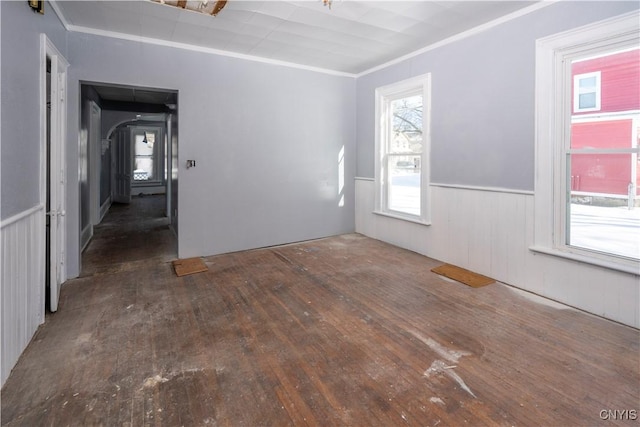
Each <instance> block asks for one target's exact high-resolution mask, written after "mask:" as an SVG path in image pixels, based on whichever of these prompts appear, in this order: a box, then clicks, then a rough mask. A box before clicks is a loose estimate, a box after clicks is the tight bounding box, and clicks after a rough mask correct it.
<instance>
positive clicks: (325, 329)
mask: <svg viewBox="0 0 640 427" xmlns="http://www.w3.org/2000/svg"><path fill="white" fill-rule="evenodd" d="M155 244H156V245H158V243H157V242H156V243H155ZM106 246H107V245H105V246H103V249H105V250H106ZM156 249H158V248H156ZM167 253H170V251H168V252H166V253H165V255H163V256H155V257H152V258H151V259H146V260H144V259H141V258H136V257H133V258H135V259H134V260H133V261H132V262H118V263H111V264H109V267H108V268H101V267H100V266H99V265H96V266H94V268H93V270H92V273H90V274H88V275H87V276H85V277H81V278H79V279H76V280H72V281H70V282H68V283H67V284H66V285H64V287H63V289H62V295H61V305H60V310H59V311H58V312H57V313H55V314H53V315H50V316H48V317H47V322H46V323H45V324H44V325H43V326H42V327H41V328H40V329H39V330H38V332H37V334H36V336H35V337H34V339H33V341H32V342H31V344H30V345H29V347H28V348H27V350H26V351H25V353H24V354H23V356H22V357H21V359H20V360H19V362H18V365H17V366H16V367H15V369H14V370H13V372H12V374H11V376H10V378H9V379H8V381H7V382H6V384H5V386H4V388H3V389H2V396H1V397H2V424H3V425H9V426H16V425H25V426H36V425H82V426H85V425H105V426H123V425H124V426H139V425H158V426H181V425H184V426H206V425H219V426H259V425H264V426H284V425H322V426H345V425H349V426H396V425H411V426H435V425H455V426H459V425H471V426H477V425H501V426H502V425H504V426H512V425H527V426H528V425H530V426H540V425H549V426H568V425H637V424H638V421H637V420H633V419H630V418H637V417H638V415H637V411H638V410H640V407H639V406H640V403H639V402H640V336H639V331H638V330H636V329H633V328H629V327H625V326H622V325H619V324H616V323H613V322H609V321H606V320H603V319H600V318H598V317H595V316H591V315H588V314H585V313H582V312H579V311H577V310H573V309H570V308H567V307H564V306H561V305H558V304H554V303H550V302H546V301H545V300H542V299H537V298H534V297H531V296H527V295H526V294H524V293H521V292H519V291H515V290H513V289H512V288H510V287H507V286H505V285H502V284H500V283H495V284H493V285H489V286H487V287H483V288H477V289H474V288H470V287H467V286H465V285H462V284H459V283H456V282H451V281H447V280H444V279H442V278H441V277H440V276H437V275H435V274H433V273H431V272H430V269H431V268H432V267H434V266H436V265H439V264H440V263H439V262H438V261H435V260H432V259H429V258H425V257H423V256H420V255H418V254H415V253H412V252H409V251H406V250H402V249H399V248H397V247H394V246H391V245H388V244H385V243H382V242H380V241H376V240H372V239H369V238H366V237H363V236H361V235H357V234H351V235H343V236H337V237H331V238H327V239H321V240H316V241H310V242H305V243H300V244H292V245H286V246H280V247H273V248H267V249H261V250H253V251H245V252H238V253H232V254H226V255H219V256H212V257H207V258H205V261H206V264H207V265H208V267H209V271H208V272H207V273H200V274H196V275H191V276H184V277H181V278H178V277H176V276H175V274H174V273H173V271H172V267H171V264H170V262H169V260H168V259H167V257H166V254H167ZM114 257H116V255H115V254H111V255H109V254H105V257H104V259H106V260H111V261H113V260H114V259H115V258H114ZM97 258H99V257H96V259H97ZM603 410H605V411H606V410H612V411H615V410H618V411H625V410H626V411H628V412H625V413H623V412H619V413H608V412H604V413H601V411H603ZM632 411H635V412H632ZM603 414H604V415H607V414H611V416H610V417H609V418H610V419H609V420H603V419H602V417H603ZM613 414H618V415H617V416H616V417H617V418H626V419H617V420H614V419H611V418H613ZM622 414H626V415H622ZM634 414H635V415H634Z"/></svg>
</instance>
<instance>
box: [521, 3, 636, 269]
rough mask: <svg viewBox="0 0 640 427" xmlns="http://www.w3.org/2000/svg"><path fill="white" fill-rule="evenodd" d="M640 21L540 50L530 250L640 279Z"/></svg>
mask: <svg viewBox="0 0 640 427" xmlns="http://www.w3.org/2000/svg"><path fill="white" fill-rule="evenodd" d="M638 18H639V14H638V12H634V13H632V14H627V15H623V16H621V17H618V18H614V19H611V20H608V21H604V22H601V23H597V24H594V25H591V26H587V27H584V28H580V29H577V30H573V31H569V32H566V33H562V34H559V35H556V36H551V37H548V38H545V39H542V40H539V41H538V43H537V58H536V64H537V65H536V94H537V99H536V102H537V105H536V109H537V123H536V130H537V132H536V190H535V208H534V212H535V232H534V233H535V234H534V240H535V243H534V247H533V248H532V249H533V250H537V251H541V252H545V253H550V254H553V255H560V256H564V257H567V258H572V259H575V260H578V261H582V262H588V263H592V264H597V265H601V266H605V267H609V268H614V269H617V270H621V271H627V272H632V273H636V274H638V273H640V203H639V201H640V192H639V191H638V189H639V187H640V185H639V184H640V180H639V177H640V169H639V164H638V157H639V156H638V154H639V148H638V145H639V144H638V135H639V128H640V95H638V94H639V91H638V88H639V87H640V62H639V61H638V58H639V57H640V49H638V45H639V42H640V37H639V34H640V33H639V32H638Z"/></svg>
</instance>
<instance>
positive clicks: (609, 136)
mask: <svg viewBox="0 0 640 427" xmlns="http://www.w3.org/2000/svg"><path fill="white" fill-rule="evenodd" d="M636 117H637V119H640V115H636ZM633 143H634V141H633V118H632V117H631V116H629V115H626V116H624V117H623V118H622V119H617V120H600V119H597V120H589V119H586V120H582V121H579V122H575V123H573V124H572V125H571V148H631V147H633Z"/></svg>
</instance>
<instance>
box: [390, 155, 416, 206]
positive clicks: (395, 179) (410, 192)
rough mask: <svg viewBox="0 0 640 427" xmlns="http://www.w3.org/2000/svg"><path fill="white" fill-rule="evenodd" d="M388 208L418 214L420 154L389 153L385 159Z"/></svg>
mask: <svg viewBox="0 0 640 427" xmlns="http://www.w3.org/2000/svg"><path fill="white" fill-rule="evenodd" d="M387 168H388V169H387V170H388V171H389V175H388V177H389V178H388V179H389V186H388V206H389V209H390V210H393V211H397V212H402V213H407V214H411V215H417V216H419V215H420V175H421V174H420V156H394V155H390V156H389V157H388V161H387Z"/></svg>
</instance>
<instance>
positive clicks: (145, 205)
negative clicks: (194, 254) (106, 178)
mask: <svg viewBox="0 0 640 427" xmlns="http://www.w3.org/2000/svg"><path fill="white" fill-rule="evenodd" d="M165 210H166V198H165V196H164V195H148V196H136V197H132V198H131V203H130V204H121V203H114V204H113V205H112V206H111V208H110V209H109V211H108V212H107V214H106V215H105V217H104V219H103V220H102V222H101V223H100V224H99V225H97V226H95V227H94V229H93V233H94V234H93V238H92V239H91V241H90V242H89V245H88V246H87V248H86V249H85V251H84V252H83V253H82V272H81V274H80V277H86V276H92V275H94V274H106V273H113V272H116V271H120V270H121V269H123V268H128V267H131V266H135V265H138V264H141V263H142V264H145V263H150V262H151V263H154V262H158V261H160V262H165V261H171V260H174V259H176V258H177V243H176V237H175V235H174V234H173V231H172V230H171V229H170V228H169V218H167V217H166V216H165ZM127 266H128V267H127Z"/></svg>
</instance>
